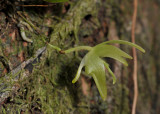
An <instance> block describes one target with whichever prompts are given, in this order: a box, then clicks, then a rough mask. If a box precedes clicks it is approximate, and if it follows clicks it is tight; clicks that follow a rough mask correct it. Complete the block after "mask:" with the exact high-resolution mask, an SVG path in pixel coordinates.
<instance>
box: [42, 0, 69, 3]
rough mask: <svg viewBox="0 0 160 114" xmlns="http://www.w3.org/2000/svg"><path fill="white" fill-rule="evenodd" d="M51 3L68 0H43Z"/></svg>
mask: <svg viewBox="0 0 160 114" xmlns="http://www.w3.org/2000/svg"><path fill="white" fill-rule="evenodd" d="M44 1H47V2H51V3H59V2H67V1H68V0H44Z"/></svg>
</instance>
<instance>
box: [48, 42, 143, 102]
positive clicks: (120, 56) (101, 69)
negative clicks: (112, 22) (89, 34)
mask: <svg viewBox="0 0 160 114" xmlns="http://www.w3.org/2000/svg"><path fill="white" fill-rule="evenodd" d="M115 43H118V44H127V45H129V46H132V47H135V48H137V49H139V50H140V51H142V52H145V50H144V49H143V48H141V47H140V46H138V45H136V44H134V43H131V42H128V41H123V40H110V41H106V42H103V43H100V44H98V45H96V46H94V47H90V46H78V47H74V48H71V49H68V50H65V51H62V50H61V49H60V48H57V47H56V46H53V45H51V44H49V45H50V46H51V47H52V48H54V49H56V50H58V51H59V52H60V53H63V54H67V53H71V52H74V51H79V50H88V53H87V54H86V55H85V56H84V58H83V59H82V61H81V63H80V65H79V68H78V71H77V74H76V76H75V78H74V79H73V80H72V83H75V82H77V80H78V79H79V77H80V74H81V71H82V68H83V67H85V73H86V74H88V75H90V76H92V77H93V79H94V81H95V83H96V86H97V88H98V91H99V93H100V95H101V97H102V99H103V100H105V99H106V97H107V87H106V75H105V69H107V70H108V72H109V73H110V75H111V76H112V78H113V84H115V82H116V77H115V75H114V73H113V72H112V70H111V69H110V67H109V64H108V63H107V62H106V61H105V60H103V57H109V58H113V59H115V60H117V61H119V62H121V63H123V64H124V65H125V66H128V63H127V61H126V60H125V58H128V59H132V57H131V56H130V55H128V54H127V53H125V52H124V51H122V50H121V49H119V48H117V47H115V46H113V45H111V44H115Z"/></svg>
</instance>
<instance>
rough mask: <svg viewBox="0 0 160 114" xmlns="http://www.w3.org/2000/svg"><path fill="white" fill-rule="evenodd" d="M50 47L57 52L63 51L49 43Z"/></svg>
mask: <svg viewBox="0 0 160 114" xmlns="http://www.w3.org/2000/svg"><path fill="white" fill-rule="evenodd" d="M48 45H49V46H51V47H52V48H53V49H55V50H57V51H61V48H59V47H57V46H54V45H52V44H49V43H48Z"/></svg>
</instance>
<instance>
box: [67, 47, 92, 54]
mask: <svg viewBox="0 0 160 114" xmlns="http://www.w3.org/2000/svg"><path fill="white" fill-rule="evenodd" d="M91 49H92V47H90V46H78V47H74V48H70V49H68V50H65V51H64V52H65V53H71V52H73V51H80V50H88V51H90V50H91Z"/></svg>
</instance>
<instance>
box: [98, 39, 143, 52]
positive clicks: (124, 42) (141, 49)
mask: <svg viewBox="0 0 160 114" xmlns="http://www.w3.org/2000/svg"><path fill="white" fill-rule="evenodd" d="M115 43H118V44H127V45H130V46H132V47H135V48H137V49H139V50H140V51H142V52H143V53H145V50H144V49H143V48H141V47H140V46H138V45H137V44H134V43H131V42H128V41H124V40H110V41H106V42H103V43H101V44H115Z"/></svg>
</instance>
